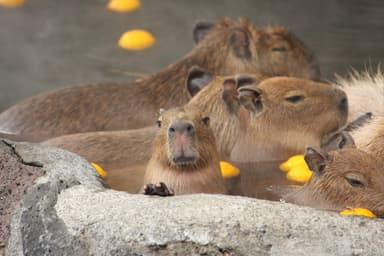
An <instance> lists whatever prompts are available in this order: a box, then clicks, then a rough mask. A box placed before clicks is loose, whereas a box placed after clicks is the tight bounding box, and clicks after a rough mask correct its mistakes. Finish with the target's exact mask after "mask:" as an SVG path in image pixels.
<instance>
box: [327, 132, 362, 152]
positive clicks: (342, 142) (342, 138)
mask: <svg viewBox="0 0 384 256" xmlns="http://www.w3.org/2000/svg"><path fill="white" fill-rule="evenodd" d="M345 147H351V148H354V147H356V145H355V141H354V139H353V138H352V136H351V134H349V132H346V131H341V132H337V133H336V134H333V135H332V136H331V137H330V138H327V139H326V141H325V142H322V145H321V148H322V149H323V150H324V151H326V152H328V151H332V150H337V149H342V148H345Z"/></svg>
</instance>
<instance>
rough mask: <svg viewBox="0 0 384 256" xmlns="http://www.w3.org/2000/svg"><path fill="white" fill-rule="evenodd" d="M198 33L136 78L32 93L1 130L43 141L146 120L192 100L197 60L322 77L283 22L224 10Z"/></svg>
mask: <svg viewBox="0 0 384 256" xmlns="http://www.w3.org/2000/svg"><path fill="white" fill-rule="evenodd" d="M194 35H195V38H196V39H197V40H198V41H199V42H198V44H197V46H196V47H195V48H194V49H193V50H192V51H191V52H190V53H189V54H187V55H186V56H185V57H184V58H182V59H181V60H179V61H177V62H176V63H175V64H172V65H170V66H168V67H167V68H165V69H164V70H162V71H160V72H158V73H155V74H153V75H149V76H147V77H145V78H143V79H140V80H137V81H135V82H134V83H106V84H99V85H83V86H75V87H69V88H63V89H58V90H54V91H50V92H47V93H43V94H40V95H37V96H34V97H31V98H28V99H26V100H24V101H22V102H20V103H18V104H16V105H14V106H12V107H10V108H9V109H7V110H5V111H3V112H2V113H1V114H0V132H1V133H6V134H7V133H8V134H16V135H17V134H19V135H21V136H22V137H23V138H27V139H28V140H30V141H43V140H46V139H48V138H52V137H56V136H60V135H64V134H72V133H81V132H90V131H106V130H125V129H136V128H141V127H145V126H147V125H150V124H152V123H153V120H155V119H156V117H157V113H158V110H159V108H170V107H176V106H181V105H183V104H185V103H187V102H188V100H189V99H190V96H189V93H188V91H187V90H185V87H184V86H183V85H184V80H185V77H186V75H187V73H188V70H189V69H190V68H191V67H192V66H194V65H198V66H201V67H202V68H204V69H206V70H209V72H210V73H211V74H213V75H229V74H236V73H247V72H250V73H254V72H259V73H261V74H265V75H268V76H273V75H287V76H297V77H303V78H310V79H318V78H319V70H318V66H317V63H316V60H315V58H314V56H313V54H312V53H311V52H310V51H309V50H308V49H307V48H306V46H305V45H304V44H303V43H302V42H301V41H300V40H299V39H298V38H297V37H296V36H295V35H293V34H292V33H290V32H288V31H287V30H286V29H285V28H283V27H267V28H257V27H255V26H254V25H253V24H251V23H250V22H249V21H247V20H245V19H239V20H238V21H234V20H231V19H229V18H224V19H222V20H219V21H218V22H217V23H216V24H211V23H206V22H201V23H198V24H197V25H196V27H195V29H194ZM197 75H198V74H197ZM201 79H203V80H207V79H209V77H201Z"/></svg>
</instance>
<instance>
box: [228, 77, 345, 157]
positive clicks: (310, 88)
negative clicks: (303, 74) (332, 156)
mask: <svg viewBox="0 0 384 256" xmlns="http://www.w3.org/2000/svg"><path fill="white" fill-rule="evenodd" d="M250 87H252V86H250ZM253 87H254V88H253V89H254V90H256V91H257V93H256V94H257V96H256V97H255V100H254V101H253V105H252V106H251V107H250V109H251V110H250V112H251V113H252V114H251V115H250V119H249V124H250V125H249V127H248V130H247V132H246V133H244V136H241V137H240V138H239V141H238V142H237V144H236V147H235V148H234V149H233V151H232V154H231V160H233V161H236V162H248V161H249V160H250V159H252V160H253V161H271V160H285V159H287V158H288V157H290V156H292V155H294V154H300V153H302V152H303V150H305V148H306V147H307V146H310V145H313V146H320V145H321V143H322V139H323V138H324V137H325V136H328V135H329V134H332V133H334V132H336V131H338V130H339V129H340V128H341V127H343V126H344V125H345V123H346V120H347V115H348V101H347V98H346V95H345V93H344V92H343V91H341V90H340V89H338V88H336V87H335V86H333V85H330V84H326V83H318V82H313V81H309V80H305V79H298V78H289V77H274V78H269V79H266V80H264V81H262V82H261V83H259V84H257V85H253ZM247 88H248V87H244V88H242V90H246V89H247ZM252 108H253V110H252Z"/></svg>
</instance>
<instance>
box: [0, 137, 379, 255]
mask: <svg viewBox="0 0 384 256" xmlns="http://www.w3.org/2000/svg"><path fill="white" fill-rule="evenodd" d="M12 145H13V148H14V151H15V152H16V154H17V155H18V156H20V157H21V158H22V160H23V162H25V163H40V164H42V165H43V167H42V169H43V170H44V171H45V172H46V175H45V176H42V177H40V178H38V179H37V180H36V182H35V184H34V185H33V186H31V187H30V188H29V190H28V193H27V194H26V195H25V196H24V198H23V199H22V202H21V205H20V207H17V208H16V209H15V210H14V212H13V216H12V223H11V237H10V239H9V241H8V246H7V253H8V255H10V256H14V255H380V254H381V253H382V252H383V250H384V240H383V239H382V237H383V235H384V222H383V221H382V220H381V219H369V218H364V217H346V216H341V215H338V214H337V213H332V212H326V211H320V210H316V209H311V208H306V207H298V206H295V205H291V204H287V203H283V202H269V201H263V200H256V199H252V198H246V197H235V196H224V195H203V194H195V195H188V196H175V197H169V198H162V197H148V196H144V195H133V194H128V193H125V192H119V191H113V190H109V189H105V188H104V187H103V185H102V183H101V182H100V181H101V180H100V179H99V177H98V175H97V173H96V172H95V170H94V169H93V168H92V167H91V166H90V165H89V164H88V163H87V162H86V161H85V160H83V159H82V158H80V157H79V156H76V155H74V154H72V153H69V152H66V151H63V150H59V149H52V148H48V147H45V146H41V145H34V144H26V143H13V144H12Z"/></svg>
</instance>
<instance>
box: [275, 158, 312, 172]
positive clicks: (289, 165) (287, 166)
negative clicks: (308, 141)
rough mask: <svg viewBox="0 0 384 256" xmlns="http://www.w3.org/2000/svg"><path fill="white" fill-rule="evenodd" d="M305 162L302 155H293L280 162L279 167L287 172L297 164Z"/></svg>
mask: <svg viewBox="0 0 384 256" xmlns="http://www.w3.org/2000/svg"><path fill="white" fill-rule="evenodd" d="M303 163H304V164H306V163H305V160H304V155H294V156H292V157H290V158H289V159H288V160H287V161H285V162H284V163H282V164H280V166H279V168H280V170H282V171H283V172H288V171H289V170H290V169H291V168H293V167H294V166H295V165H298V164H303Z"/></svg>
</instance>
